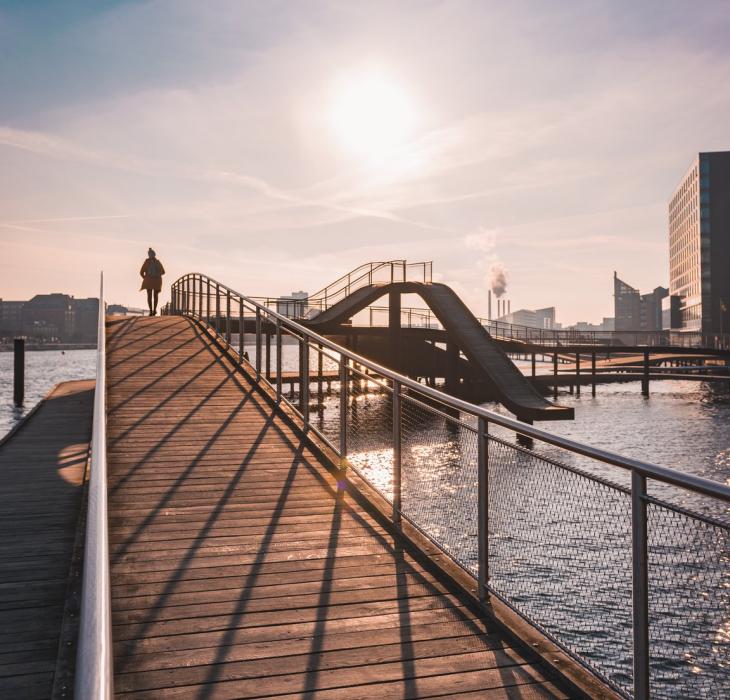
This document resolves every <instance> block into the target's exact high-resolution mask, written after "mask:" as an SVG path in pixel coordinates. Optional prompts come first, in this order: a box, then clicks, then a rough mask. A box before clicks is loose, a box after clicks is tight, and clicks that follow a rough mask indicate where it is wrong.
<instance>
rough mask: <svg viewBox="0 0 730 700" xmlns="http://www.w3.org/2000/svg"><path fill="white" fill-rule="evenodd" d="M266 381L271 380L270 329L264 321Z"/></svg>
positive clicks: (267, 322)
mask: <svg viewBox="0 0 730 700" xmlns="http://www.w3.org/2000/svg"><path fill="white" fill-rule="evenodd" d="M265 357H266V381H268V382H270V381H271V329H270V327H269V321H268V320H267V321H266V355H265Z"/></svg>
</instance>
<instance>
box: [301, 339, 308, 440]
mask: <svg viewBox="0 0 730 700" xmlns="http://www.w3.org/2000/svg"><path fill="white" fill-rule="evenodd" d="M300 357H301V358H302V359H301V373H300V375H299V381H300V382H301V383H300V385H299V410H300V411H301V412H302V417H303V418H304V430H305V431H306V430H307V429H308V428H309V341H308V340H307V338H306V336H305V337H304V338H302V340H301V355H300Z"/></svg>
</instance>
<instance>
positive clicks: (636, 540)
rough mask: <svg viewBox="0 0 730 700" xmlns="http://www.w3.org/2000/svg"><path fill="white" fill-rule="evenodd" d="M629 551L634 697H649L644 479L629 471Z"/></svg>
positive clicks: (643, 698) (641, 698)
mask: <svg viewBox="0 0 730 700" xmlns="http://www.w3.org/2000/svg"><path fill="white" fill-rule="evenodd" d="M631 552H632V573H633V621H634V698H635V700H648V698H649V548H648V542H647V522H646V477H645V476H644V475H643V474H640V473H639V472H638V471H636V470H633V471H632V472H631Z"/></svg>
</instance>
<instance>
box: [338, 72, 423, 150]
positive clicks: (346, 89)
mask: <svg viewBox="0 0 730 700" xmlns="http://www.w3.org/2000/svg"><path fill="white" fill-rule="evenodd" d="M416 117H417V113H416V109H415V106H414V104H413V102H412V100H411V98H410V97H409V95H408V94H407V92H406V91H405V90H404V89H403V87H402V86H401V85H399V84H398V82H397V81H395V80H393V79H391V78H389V77H387V76H385V75H382V74H377V73H370V74H360V75H356V76H350V77H348V78H347V79H344V80H342V81H341V82H340V83H339V84H338V86H337V88H336V90H335V94H334V98H333V101H332V107H331V110H330V123H331V126H332V129H333V131H334V134H335V136H336V138H337V141H338V142H339V143H340V145H341V146H342V147H343V148H344V149H345V150H347V151H348V152H349V153H351V154H352V155H354V156H357V157H359V158H361V159H365V160H367V161H370V162H376V163H378V162H382V161H384V160H388V159H389V158H391V157H392V156H394V155H395V154H396V153H397V152H398V151H399V150H400V149H401V148H402V147H403V146H404V145H405V144H406V143H407V142H408V140H409V138H411V137H412V136H413V133H414V130H415V126H416V121H417V119H416Z"/></svg>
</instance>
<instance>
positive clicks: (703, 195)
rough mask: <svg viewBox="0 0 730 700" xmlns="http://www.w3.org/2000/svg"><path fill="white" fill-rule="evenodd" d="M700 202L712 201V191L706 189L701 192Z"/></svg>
mask: <svg viewBox="0 0 730 700" xmlns="http://www.w3.org/2000/svg"><path fill="white" fill-rule="evenodd" d="M700 203H701V204H709V203H710V193H709V192H708V191H707V190H705V191H704V192H700Z"/></svg>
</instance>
